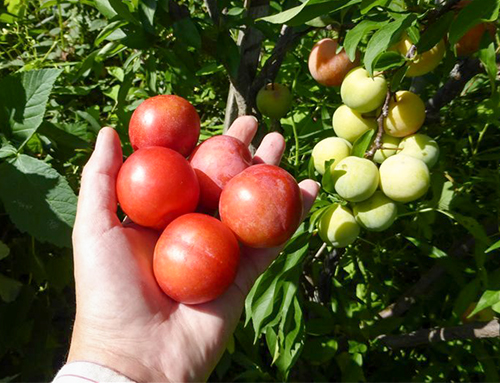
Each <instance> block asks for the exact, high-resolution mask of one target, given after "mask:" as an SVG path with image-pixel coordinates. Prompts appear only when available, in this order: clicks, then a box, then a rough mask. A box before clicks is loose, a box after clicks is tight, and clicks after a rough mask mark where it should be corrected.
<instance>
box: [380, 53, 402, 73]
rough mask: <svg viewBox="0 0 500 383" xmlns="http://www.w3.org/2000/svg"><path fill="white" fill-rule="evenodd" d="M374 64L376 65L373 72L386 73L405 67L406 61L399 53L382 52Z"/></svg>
mask: <svg viewBox="0 0 500 383" xmlns="http://www.w3.org/2000/svg"><path fill="white" fill-rule="evenodd" d="M374 62H375V64H374V65H373V70H375V71H385V70H388V69H393V68H399V67H401V66H403V65H404V64H405V62H406V59H405V58H404V57H403V56H402V55H401V54H400V53H398V52H394V51H388V52H382V53H381V54H380V55H379V56H378V57H377V58H376V59H375V61H374Z"/></svg>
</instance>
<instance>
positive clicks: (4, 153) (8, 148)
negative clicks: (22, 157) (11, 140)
mask: <svg viewBox="0 0 500 383" xmlns="http://www.w3.org/2000/svg"><path fill="white" fill-rule="evenodd" d="M16 154H17V149H16V148H15V147H14V146H12V145H11V144H4V145H2V146H1V147H0V158H8V157H12V156H15V155H16Z"/></svg>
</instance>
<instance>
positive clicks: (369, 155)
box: [365, 89, 392, 160]
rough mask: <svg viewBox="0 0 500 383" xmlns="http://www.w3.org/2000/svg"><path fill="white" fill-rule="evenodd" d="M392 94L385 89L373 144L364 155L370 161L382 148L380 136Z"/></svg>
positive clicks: (382, 132)
mask: <svg viewBox="0 0 500 383" xmlns="http://www.w3.org/2000/svg"><path fill="white" fill-rule="evenodd" d="M391 96H392V93H391V91H390V89H387V93H386V95H385V100H384V105H383V106H382V112H380V115H379V116H378V118H377V125H378V129H377V135H376V136H375V140H374V141H373V144H372V145H371V146H370V149H368V151H367V152H366V153H365V158H367V159H369V160H372V159H373V156H374V155H375V153H376V152H377V150H379V149H381V148H382V136H383V134H384V120H385V119H386V118H387V115H388V114H389V103H390V101H391Z"/></svg>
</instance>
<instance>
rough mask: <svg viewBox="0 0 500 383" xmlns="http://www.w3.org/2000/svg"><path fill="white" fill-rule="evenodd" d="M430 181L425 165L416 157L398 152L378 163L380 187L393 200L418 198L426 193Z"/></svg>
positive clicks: (405, 200)
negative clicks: (380, 163)
mask: <svg viewBox="0 0 500 383" xmlns="http://www.w3.org/2000/svg"><path fill="white" fill-rule="evenodd" d="M430 182H431V180H430V175H429V169H428V168H427V165H426V164H425V163H424V162H423V161H421V160H419V159H417V158H414V157H410V156H405V155H404V154H398V155H396V156H392V157H389V158H388V159H386V160H385V161H384V162H383V163H382V165H380V188H381V189H382V191H383V192H384V194H385V195H386V196H387V197H389V198H390V199H392V200H394V201H397V202H403V203H406V202H411V201H415V200H416V199H419V198H420V197H422V196H423V195H424V194H425V193H427V190H428V189H429V185H430Z"/></svg>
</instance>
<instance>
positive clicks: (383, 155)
mask: <svg viewBox="0 0 500 383" xmlns="http://www.w3.org/2000/svg"><path fill="white" fill-rule="evenodd" d="M400 142H401V139H400V138H397V137H392V136H389V135H388V134H386V133H382V147H383V148H385V149H378V150H377V151H376V152H375V155H374V156H373V161H375V162H377V163H379V164H381V163H382V162H384V161H385V160H386V159H387V158H389V157H390V156H393V155H395V154H397V153H399V152H398V150H397V149H398V146H399V143H400Z"/></svg>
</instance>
